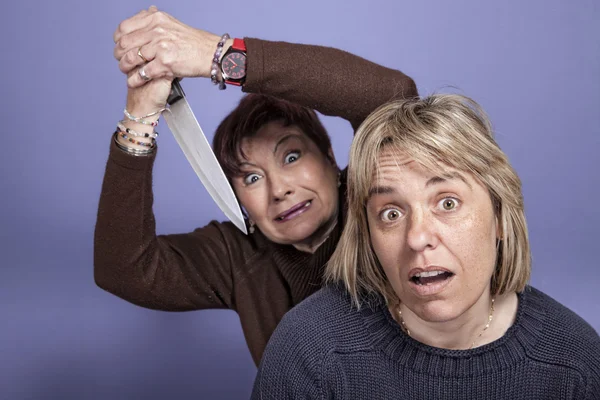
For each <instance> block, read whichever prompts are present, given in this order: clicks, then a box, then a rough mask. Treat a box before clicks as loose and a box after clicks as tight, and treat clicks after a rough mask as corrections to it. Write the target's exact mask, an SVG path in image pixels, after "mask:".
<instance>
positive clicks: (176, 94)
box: [167, 78, 185, 106]
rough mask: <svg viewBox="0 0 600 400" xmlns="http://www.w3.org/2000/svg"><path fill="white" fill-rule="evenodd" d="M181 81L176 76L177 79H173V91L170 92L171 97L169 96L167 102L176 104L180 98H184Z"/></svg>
mask: <svg viewBox="0 0 600 400" xmlns="http://www.w3.org/2000/svg"><path fill="white" fill-rule="evenodd" d="M179 81H180V79H179V78H175V79H173V83H171V93H170V94H169V97H168V98H167V104H168V105H170V106H172V105H173V104H175V103H176V102H177V101H178V100H181V99H183V96H185V93H184V92H183V89H182V88H181V85H180V84H179Z"/></svg>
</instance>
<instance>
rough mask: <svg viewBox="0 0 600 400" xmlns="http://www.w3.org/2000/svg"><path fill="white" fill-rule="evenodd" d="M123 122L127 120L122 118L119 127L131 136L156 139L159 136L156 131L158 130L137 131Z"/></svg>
mask: <svg viewBox="0 0 600 400" xmlns="http://www.w3.org/2000/svg"><path fill="white" fill-rule="evenodd" d="M123 122H125V120H121V121H119V122H118V123H117V128H119V130H120V131H121V132H126V133H129V134H130V135H131V136H136V137H145V138H152V139H156V138H157V137H158V132H156V131H153V132H150V133H141V132H137V131H134V130H133V129H130V128H127V127H126V126H125V125H123Z"/></svg>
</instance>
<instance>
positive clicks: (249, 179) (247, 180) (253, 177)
mask: <svg viewBox="0 0 600 400" xmlns="http://www.w3.org/2000/svg"><path fill="white" fill-rule="evenodd" d="M260 178H262V176H260V175H259V174H248V175H246V176H245V177H244V184H245V185H252V184H253V183H255V182H256V181H258V180H259V179H260Z"/></svg>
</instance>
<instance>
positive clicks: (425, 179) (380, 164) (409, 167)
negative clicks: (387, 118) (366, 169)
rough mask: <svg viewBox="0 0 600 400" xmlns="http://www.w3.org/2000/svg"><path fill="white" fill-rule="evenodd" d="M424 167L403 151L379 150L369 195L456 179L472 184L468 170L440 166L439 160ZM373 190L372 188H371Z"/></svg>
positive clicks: (469, 185)
mask: <svg viewBox="0 0 600 400" xmlns="http://www.w3.org/2000/svg"><path fill="white" fill-rule="evenodd" d="M429 164H432V163H427V166H426V165H424V163H423V162H419V161H417V160H415V158H414V157H412V156H410V155H408V154H407V153H405V152H403V151H401V150H398V149H392V148H389V147H386V148H384V149H382V150H381V151H380V152H379V155H378V157H377V160H376V162H375V165H374V168H373V173H372V176H371V188H370V190H369V193H370V194H373V192H377V191H378V190H377V188H381V187H386V188H389V187H390V186H394V187H400V188H401V187H406V188H410V189H409V190H414V189H416V188H419V189H421V188H426V187H429V186H432V185H433V184H437V183H441V182H445V181H456V182H461V183H464V184H466V185H467V186H468V187H472V185H473V184H476V182H475V179H474V178H473V176H472V175H471V174H470V173H467V172H464V171H459V170H458V169H456V168H453V167H450V166H448V165H444V164H443V163H442V162H439V163H436V164H435V165H429ZM374 189H375V190H374Z"/></svg>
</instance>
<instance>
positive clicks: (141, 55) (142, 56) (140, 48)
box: [138, 46, 148, 63]
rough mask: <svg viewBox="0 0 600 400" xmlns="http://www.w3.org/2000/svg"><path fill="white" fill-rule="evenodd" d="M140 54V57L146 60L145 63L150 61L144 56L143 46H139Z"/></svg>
mask: <svg viewBox="0 0 600 400" xmlns="http://www.w3.org/2000/svg"><path fill="white" fill-rule="evenodd" d="M138 56H140V58H141V59H142V60H144V62H145V63H148V60H146V57H144V55H143V54H142V46H140V47H138Z"/></svg>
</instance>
